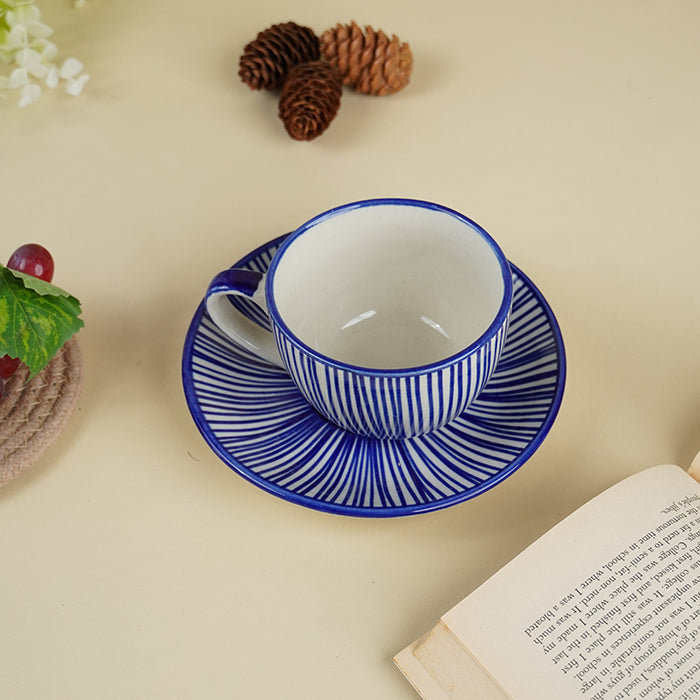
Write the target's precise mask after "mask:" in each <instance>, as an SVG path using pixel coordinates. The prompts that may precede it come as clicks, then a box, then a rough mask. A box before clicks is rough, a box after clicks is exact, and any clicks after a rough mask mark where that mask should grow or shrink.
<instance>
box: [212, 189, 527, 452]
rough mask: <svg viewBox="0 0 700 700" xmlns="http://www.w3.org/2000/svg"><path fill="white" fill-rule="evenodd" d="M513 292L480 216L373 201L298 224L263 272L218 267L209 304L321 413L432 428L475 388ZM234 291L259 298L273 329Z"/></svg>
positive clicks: (372, 425) (378, 427)
mask: <svg viewBox="0 0 700 700" xmlns="http://www.w3.org/2000/svg"><path fill="white" fill-rule="evenodd" d="M512 294H513V289H512V278H511V271H510V266H509V264H508V261H507V260H506V257H505V255H504V254H503V252H502V251H501V249H500V248H499V247H498V245H497V244H496V242H495V241H494V240H493V239H492V238H491V236H489V234H488V233H486V231H484V229H482V228H481V227H480V226H479V225H478V224H476V223H474V222H473V221H471V220H470V219H468V218H467V217H466V216H463V215H462V214H460V213H458V212H456V211H453V210H451V209H448V208H446V207H443V206H441V205H438V204H432V203H429V202H423V201H418V200H411V199H371V200H365V201H360V202H354V203H351V204H346V205H343V206H340V207H336V208H334V209H331V210H329V211H327V212H325V213H323V214H320V215H318V216H316V217H314V218H313V219H311V220H310V221H307V222H306V223H305V224H303V225H302V226H300V227H299V228H298V229H297V230H296V231H294V232H292V233H291V234H290V235H289V236H288V237H287V238H286V239H285V240H284V242H283V243H282V245H281V246H280V248H279V249H278V251H277V252H276V253H275V256H274V257H273V259H272V261H271V264H270V267H269V269H268V271H267V273H266V274H260V273H257V272H252V271H250V270H245V269H237V268H231V269H228V270H224V271H223V272H221V273H219V274H218V275H217V276H216V277H215V278H214V279H213V280H212V282H211V284H210V285H209V288H208V290H207V293H206V306H207V311H208V313H209V315H210V317H211V318H212V320H213V321H214V322H215V323H216V324H217V326H219V328H221V329H222V330H223V331H224V332H225V333H226V334H228V335H229V336H230V337H231V338H232V339H233V340H234V341H236V342H237V343H238V344H240V345H241V346H242V347H244V348H246V349H248V350H250V351H252V352H253V353H255V354H256V355H258V356H259V357H261V358H264V359H266V360H268V361H270V362H272V363H274V364H276V365H279V366H281V367H283V368H285V369H286V371H287V372H288V373H289V375H290V377H291V378H292V380H293V382H294V383H295V384H296V386H297V387H298V388H299V391H301V393H302V394H303V395H304V397H305V398H306V400H307V401H308V402H309V403H310V404H311V405H312V406H313V407H314V408H315V409H316V410H317V411H319V412H320V413H321V414H322V415H323V416H325V417H326V418H327V419H328V420H330V421H332V422H333V423H335V424H336V425H339V426H340V427H341V428H345V429H346V430H349V431H351V432H354V433H357V434H359V435H366V436H370V437H374V438H379V439H398V438H406V437H412V436H415V435H422V434H424V433H428V432H431V431H433V430H436V429H437V428H440V427H441V426H443V425H445V424H446V423H448V422H449V421H451V420H453V419H454V418H456V417H457V416H458V415H460V414H461V413H462V412H463V411H464V410H465V409H466V408H467V406H469V404H470V403H471V402H472V401H473V400H474V399H475V398H476V397H477V396H478V395H479V393H480V392H481V390H482V389H483V388H484V386H485V385H486V383H487V382H488V380H489V378H490V377H491V374H492V373H493V370H494V368H495V366H496V363H497V362H498V358H499V356H500V354H501V350H502V348H503V343H504V339H505V335H506V332H507V329H508V319H509V316H510V309H511V301H512ZM231 296H240V297H246V298H248V299H250V300H252V301H253V302H255V303H256V304H257V305H258V306H260V307H261V308H262V309H263V311H264V312H265V313H266V315H267V316H268V318H269V320H270V327H271V329H272V331H271V332H270V331H267V330H265V329H264V328H263V327H262V326H259V325H256V324H254V323H252V322H251V321H250V320H248V319H247V318H245V317H244V316H243V315H242V314H240V313H239V312H238V311H237V310H236V308H235V306H234V305H233V304H231V303H230V299H229V298H228V297H231Z"/></svg>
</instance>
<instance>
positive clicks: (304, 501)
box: [181, 233, 567, 519]
mask: <svg viewBox="0 0 700 700" xmlns="http://www.w3.org/2000/svg"><path fill="white" fill-rule="evenodd" d="M288 236H289V233H286V234H282V235H280V236H277V237H276V238H273V239H271V240H269V241H267V242H266V243H263V244H262V245H260V246H258V247H257V248H255V249H254V250H252V251H250V252H249V253H248V254H247V255H245V256H244V257H243V258H241V259H240V260H238V261H236V262H234V263H233V266H237V267H242V266H244V265H247V264H248V263H249V262H250V261H251V260H252V259H254V258H256V257H259V256H260V255H261V254H263V253H265V252H266V251H267V250H268V249H270V248H272V247H273V246H275V245H281V243H282V242H283V241H284V240H285V238H287V237H288ZM508 264H509V265H510V267H511V269H512V270H513V272H514V273H515V274H516V275H518V277H520V278H521V280H522V282H523V283H524V284H526V285H527V286H528V288H529V290H530V291H531V292H532V293H533V295H534V296H535V298H536V300H537V303H538V305H539V307H540V309H541V310H542V312H543V314H544V315H545V317H546V318H547V322H548V323H549V325H550V327H551V329H552V335H553V337H554V343H555V346H556V356H557V360H558V376H557V381H556V384H555V387H554V394H553V397H552V401H551V403H550V406H549V408H548V411H547V416H546V418H545V419H544V420H543V421H542V424H541V425H540V427H539V429H538V431H537V433H536V434H535V436H534V437H533V438H532V439H531V441H530V442H529V443H528V445H527V447H525V449H523V450H522V451H521V452H520V453H519V454H518V455H517V456H516V457H515V458H514V459H513V460H512V461H511V462H510V463H509V464H508V465H507V466H505V467H503V468H502V469H500V470H499V472H498V473H497V474H494V475H492V476H491V477H489V478H488V479H484V480H483V481H480V482H479V483H478V484H476V485H475V486H474V487H472V488H469V489H466V490H463V491H460V492H459V493H455V494H452V495H450V496H447V497H445V498H441V499H437V500H435V501H429V502H426V503H417V504H411V505H404V506H388V507H378V506H356V505H342V504H336V503H329V502H326V501H320V500H317V499H314V498H311V497H309V496H304V495H302V494H298V493H296V492H295V491H290V490H288V489H285V488H283V487H281V486H278V485H277V484H275V483H272V482H270V481H268V480H267V479H265V478H263V477H260V476H259V475H258V474H256V473H255V472H253V471H252V470H251V469H250V468H249V467H247V466H246V465H245V464H243V463H242V462H240V461H239V460H238V459H237V458H236V457H235V456H234V455H232V454H231V452H229V451H227V450H226V449H224V448H223V447H222V446H221V445H220V443H219V440H218V439H217V438H216V436H215V434H214V432H213V430H212V429H211V427H210V425H209V422H208V421H207V419H206V417H205V416H204V412H203V411H202V409H201V407H200V405H199V402H198V397H197V392H196V390H195V387H194V380H193V376H192V370H191V358H192V350H193V346H194V343H195V337H196V335H197V329H198V328H199V325H200V324H201V320H202V317H203V316H204V314H205V313H206V305H205V301H204V300H202V301H201V302H200V303H199V305H198V306H197V309H196V311H195V313H194V315H193V317H192V320H191V321H190V323H189V325H188V329H187V334H186V336H185V343H184V347H183V352H182V361H181V375H182V383H183V389H184V394H185V399H186V402H187V406H188V409H189V411H190V414H191V416H192V419H193V420H194V423H195V425H196V426H197V429H198V430H199V432H200V434H201V435H202V437H203V438H204V440H205V442H206V443H207V445H208V446H209V448H210V449H212V451H213V452H214V453H215V454H216V455H217V456H218V457H219V459H221V461H222V462H224V464H225V465H226V466H227V467H228V468H229V469H231V470H232V471H235V472H236V473H237V474H239V475H240V476H242V477H243V478H244V479H246V481H249V482H250V483H252V484H254V485H255V486H256V487H258V488H260V489H262V490H263V491H266V492H267V493H270V494H272V495H273V496H276V497H278V498H281V499H283V500H286V501H288V502H291V503H295V504H296V505H300V506H303V507H306V508H310V509H312V510H316V511H321V512H325V513H329V514H333V515H346V516H353V517H363V518H378V519H383V518H392V517H404V516H409V515H420V514H425V513H430V512H434V511H438V510H443V509H445V508H449V507H452V506H454V505H457V504H459V503H464V502H466V501H469V500H471V499H472V498H475V497H476V496H479V495H481V494H483V493H485V492H486V491H489V490H490V489H492V488H494V487H495V486H497V485H498V484H500V483H501V482H503V481H505V479H507V478H508V477H509V476H511V475H512V474H513V473H515V472H516V471H517V470H518V469H520V467H522V466H523V465H524V464H525V463H526V462H527V461H528V460H529V459H530V458H531V457H532V456H533V454H534V453H535V452H536V451H537V450H538V449H539V447H540V446H541V445H542V443H543V441H544V439H545V438H546V437H547V435H548V434H549V432H550V431H551V429H552V426H553V424H554V421H555V420H556V417H557V415H558V413H559V409H560V408H561V404H562V401H563V395H564V388H565V385H566V375H567V364H566V352H565V348H564V341H563V338H562V334H561V329H560V327H559V323H558V322H557V319H556V317H555V315H554V312H553V311H552V309H551V307H550V306H549V303H548V302H547V300H546V299H545V297H544V295H543V294H542V292H541V291H540V290H539V289H538V288H537V286H536V285H535V284H534V283H533V282H532V280H531V279H530V278H529V277H528V276H527V275H526V274H525V273H524V272H523V271H522V270H521V269H520V268H519V267H518V266H517V265H515V264H514V263H512V262H511V261H510V260H509V261H508ZM506 347H507V345H506ZM260 361H261V362H263V361H262V360H260ZM188 365H189V366H188ZM486 386H487V387H488V384H487V385H486ZM485 388H486V387H485ZM312 410H313V409H312ZM468 411H469V409H467V412H468ZM319 418H320V419H321V420H323V421H324V423H326V424H328V425H329V427H331V428H333V429H335V430H342V428H339V427H337V426H334V425H333V424H332V423H330V422H329V421H328V420H326V419H325V418H324V417H323V416H321V415H320V414H319ZM448 425H449V424H448ZM445 427H446V426H445ZM443 429H444V428H443ZM438 432H439V431H438ZM428 435H429V434H428ZM357 437H358V439H362V440H371V441H373V442H374V441H377V442H382V441H381V440H378V439H376V438H371V437H364V436H357ZM425 437H426V436H418V437H417V438H416V437H414V438H403V439H398V440H392V441H391V442H395V443H409V444H410V442H411V441H414V440H421V439H423V438H425Z"/></svg>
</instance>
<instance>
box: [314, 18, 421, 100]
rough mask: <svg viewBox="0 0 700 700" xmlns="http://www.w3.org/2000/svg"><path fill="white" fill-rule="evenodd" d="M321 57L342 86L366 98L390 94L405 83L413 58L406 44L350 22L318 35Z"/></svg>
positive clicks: (380, 32) (408, 77) (370, 28)
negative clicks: (341, 80) (367, 96)
mask: <svg viewBox="0 0 700 700" xmlns="http://www.w3.org/2000/svg"><path fill="white" fill-rule="evenodd" d="M321 56H322V57H323V58H325V59H326V60H327V61H328V62H329V63H331V64H332V65H333V66H335V67H336V68H337V69H338V70H339V71H340V73H341V75H342V76H343V84H344V85H349V86H350V87H353V88H355V90H357V92H362V93H365V94H368V95H391V94H392V93H394V92H398V91H399V90H401V88H403V87H405V86H406V85H407V84H408V81H409V79H410V77H411V70H412V68H413V55H412V54H411V48H410V46H409V45H408V44H406V43H399V40H398V38H397V37H396V35H394V34H392V36H391V39H389V37H387V35H386V34H384V32H383V31H381V29H380V30H379V31H377V32H375V31H374V30H373V29H372V27H365V30H364V32H363V31H362V29H360V27H358V26H357V24H355V22H352V23H351V24H349V25H348V24H346V25H342V24H338V25H336V27H334V28H333V29H329V30H327V31H325V32H324V33H323V34H322V35H321Z"/></svg>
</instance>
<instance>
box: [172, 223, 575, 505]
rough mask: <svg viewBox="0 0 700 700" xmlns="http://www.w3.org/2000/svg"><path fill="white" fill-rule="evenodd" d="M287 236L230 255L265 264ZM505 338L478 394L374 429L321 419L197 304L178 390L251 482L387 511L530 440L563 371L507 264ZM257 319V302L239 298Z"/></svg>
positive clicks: (422, 499)
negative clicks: (372, 432) (429, 415)
mask: <svg viewBox="0 0 700 700" xmlns="http://www.w3.org/2000/svg"><path fill="white" fill-rule="evenodd" d="M283 239H284V236H282V237H280V238H278V239H276V240H274V241H271V242H269V243H267V244H265V245H263V246H261V247H260V248H258V249H257V250H255V251H253V252H252V253H250V254H249V255H247V256H246V257H245V258H243V260H241V261H239V262H237V263H235V266H236V267H249V268H251V269H254V270H258V271H261V272H264V271H265V270H266V269H267V267H268V265H269V264H270V260H271V258H272V256H273V255H274V253H275V251H276V250H277V248H278V246H279V245H280V243H281V242H282V240H283ZM511 267H512V271H513V311H512V315H511V321H510V327H509V331H508V336H507V339H506V344H505V348H504V350H503V354H502V356H501V359H500V361H499V363H498V366H497V367H496V371H495V372H494V375H493V377H492V378H491V380H490V381H489V383H488V385H487V386H486V388H485V389H484V391H483V392H482V393H481V395H480V396H479V398H478V399H477V400H476V401H475V402H474V403H473V404H472V405H471V406H470V407H469V408H468V409H467V410H466V411H465V412H464V413H463V414H462V415H461V416H459V418H457V419H456V420H454V421H453V422H452V423H450V424H448V425H446V426H445V427H444V428H441V429H440V430H437V431H435V432H433V433H429V434H428V435H422V436H420V437H415V438H409V439H406V440H375V439H372V438H366V437H360V436H357V435H354V434H352V433H349V432H346V431H344V430H342V429H341V428H338V427H336V426H335V425H333V424H331V423H329V422H328V421H326V420H325V419H324V418H323V417H321V416H320V415H319V414H318V413H316V411H314V409H313V408H311V407H310V406H309V404H308V403H307V402H306V401H305V400H304V398H303V397H302V395H301V394H300V393H299V391H298V390H297V389H296V387H295V386H294V384H293V383H292V381H291V379H289V377H288V376H287V374H286V373H285V372H284V371H283V370H281V369H279V368H278V367H276V366H274V365H271V364H269V363H267V362H265V361H264V360H260V359H258V358H257V357H256V356H254V355H252V354H251V353H249V352H247V351H246V350H243V349H242V348H240V347H238V346H237V345H236V344H235V343H234V342H233V341H232V340H230V339H229V338H228V337H227V336H225V335H224V334H223V333H222V332H221V331H219V329H218V328H217V327H216V326H215V325H214V324H213V323H212V321H211V319H210V318H209V316H208V315H207V313H206V311H205V309H204V304H203V303H202V304H200V306H199V308H198V309H197V312H196V313H195V315H194V318H193V319H192V323H191V325H190V328H189V331H188V333H187V338H186V340H185V347H184V351H183V360H182V377H183V384H184V390H185V397H186V399H187V403H188V405H189V408H190V412H191V413H192V417H193V418H194V421H195V423H196V425H197V427H198V428H199V430H200V432H201V433H202V435H203V436H204V439H205V440H206V441H207V443H208V444H209V446H210V447H211V448H212V449H213V450H214V452H215V453H216V454H217V455H218V456H219V457H220V458H221V459H222V460H223V461H224V462H225V463H226V464H227V465H228V466H229V467H231V469H233V470H234V471H236V472H238V473H239V474H240V475H241V476H243V477H245V478H246V479H248V480H249V481H252V482H253V483H254V484H256V485H257V486H259V487H260V488H262V489H264V490H266V491H268V492H270V493H272V494H274V495H275V496H279V497H280V498H284V499H287V500H289V501H292V502H294V503H298V504H299V505H302V506H306V507H309V508H314V509H317V510H322V511H326V512H330V513H339V514H342V515H354V516H368V517H395V516H401V515H412V514H416V513H426V512H429V511H434V510H438V509H440V508H446V507H448V506H452V505H455V504H456V503H461V502H462V501H465V500H467V499H469V498H473V497H474V496H477V495H479V494H480V493H483V492H484V491H486V490H488V489H490V488H492V487H493V486H495V485H496V484H498V483H500V482H501V481H503V480H504V479H505V478H506V477H508V476H510V475H511V474H512V473H513V472H514V471H515V470H516V469H518V468H519V467H520V466H522V465H523V464H524V463H525V462H526V461H527V460H528V459H529V458H530V457H531V456H532V455H533V454H534V452H535V450H536V449H537V448H538V447H539V445H540V444H541V443H542V441H543V440H544V438H545V436H546V435H547V433H548V432H549V430H550V428H551V427H552V424H553V422H554V419H555V417H556V414H557V412H558V410H559V406H560V404H561V399H562V394H563V391H564V381H565V374H566V361H565V355H564V345H563V342H562V338H561V333H560V331H559V327H558V325H557V321H556V319H555V317H554V314H553V313H552V311H551V309H550V308H549V305H548V304H547V302H546V301H545V299H544V297H543V296H542V294H541V293H540V292H539V291H538V290H537V288H536V287H535V286H534V285H533V284H532V282H531V281H530V280H529V279H528V278H527V277H526V276H525V275H524V274H523V273H522V272H521V271H520V270H518V269H517V268H516V267H515V266H511ZM236 304H237V305H238V307H239V309H241V310H242V311H243V312H244V313H245V314H246V315H248V316H249V318H251V319H252V320H253V321H255V322H256V323H260V324H262V325H267V322H266V319H265V317H264V316H263V315H262V313H261V312H260V311H259V309H258V308H257V307H255V306H253V305H252V304H250V303H249V302H247V301H237V302H236Z"/></svg>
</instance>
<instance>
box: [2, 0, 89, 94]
mask: <svg viewBox="0 0 700 700" xmlns="http://www.w3.org/2000/svg"><path fill="white" fill-rule="evenodd" d="M34 3H35V0H0V61H3V62H5V63H15V65H16V66H17V67H16V68H14V69H13V70H12V72H11V73H10V75H9V77H7V76H0V90H2V89H13V90H20V101H19V104H20V106H21V107H26V106H27V105H29V104H31V103H32V102H35V101H36V100H37V99H38V98H39V97H40V96H41V87H40V86H39V85H37V84H36V83H35V82H34V81H33V79H39V80H43V81H44V83H45V84H46V86H47V87H48V88H56V87H58V85H59V84H60V82H61V81H62V80H63V81H64V82H65V84H66V92H67V93H68V94H69V95H73V96H77V95H80V93H82V91H83V88H84V87H85V84H86V83H87V82H88V80H90V76H89V75H88V74H87V73H83V69H84V66H83V64H82V63H81V62H80V61H79V60H77V59H76V58H68V59H66V60H65V61H64V62H63V64H62V65H61V67H60V68H59V67H58V66H56V64H55V63H54V59H55V58H56V56H57V55H58V49H57V48H56V45H55V44H54V43H52V42H51V41H49V40H48V38H47V37H49V36H51V34H53V29H51V27H49V26H48V25H46V24H44V23H43V22H42V21H41V12H40V11H39V8H38V7H37V6H36V5H35V4H34Z"/></svg>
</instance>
